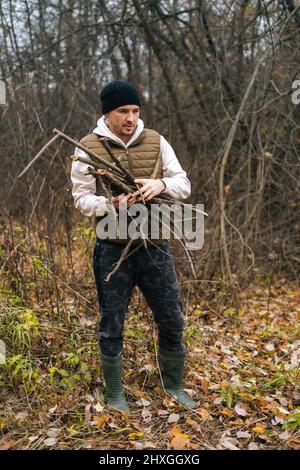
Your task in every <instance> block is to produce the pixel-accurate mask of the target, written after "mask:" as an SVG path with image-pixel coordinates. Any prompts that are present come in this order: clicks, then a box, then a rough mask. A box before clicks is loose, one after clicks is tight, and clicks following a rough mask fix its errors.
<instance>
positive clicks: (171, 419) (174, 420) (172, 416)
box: [168, 413, 180, 424]
mask: <svg viewBox="0 0 300 470" xmlns="http://www.w3.org/2000/svg"><path fill="white" fill-rule="evenodd" d="M179 419H180V416H179V415H177V414H176V413H172V414H170V416H169V418H168V423H169V424H171V423H177V421H179Z"/></svg>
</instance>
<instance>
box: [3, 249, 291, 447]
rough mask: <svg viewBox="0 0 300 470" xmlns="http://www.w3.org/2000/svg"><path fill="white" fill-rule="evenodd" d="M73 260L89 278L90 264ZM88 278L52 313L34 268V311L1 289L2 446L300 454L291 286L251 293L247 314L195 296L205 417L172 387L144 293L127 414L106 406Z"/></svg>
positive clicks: (194, 376) (133, 323) (198, 386)
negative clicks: (171, 392)
mask: <svg viewBox="0 0 300 470" xmlns="http://www.w3.org/2000/svg"><path fill="white" fill-rule="evenodd" d="M23 254H24V253H23ZM32 258H33V255H31V261H32ZM73 261H74V266H75V272H76V273H79V270H78V267H79V265H80V263H82V259H80V257H78V258H77V259H76V257H75V256H74V258H73ZM76 263H77V264H76ZM24 266H26V263H25V265H24ZM74 266H73V267H74ZM34 267H35V272H37V271H38V272H39V275H40V276H41V277H40V279H41V281H42V280H43V279H44V280H46V279H47V273H48V271H49V269H48V270H45V269H44V267H45V266H44V265H43V264H42V263H41V264H39V263H38V261H37V259H34ZM89 269H90V268H88V266H87V267H82V269H81V271H80V274H78V277H79V278H80V281H78V280H77V284H76V286H77V287H76V289H77V290H76V292H75V288H74V291H73V290H72V287H70V285H71V284H70V283H68V284H67V283H65V282H63V281H62V280H61V279H60V280H59V279H57V285H56V287H57V289H58V291H59V293H61V294H62V293H63V294H64V297H63V301H62V305H61V309H59V308H57V306H56V307H53V304H51V305H52V306H51V308H50V303H49V302H50V300H49V295H47V293H45V295H42V294H41V292H40V291H39V286H40V285H39V283H38V287H37V285H36V278H34V279H33V277H32V274H30V273H29V271H28V272H27V278H26V282H27V283H28V285H29V287H28V289H27V293H28V295H27V299H26V302H24V299H21V298H20V296H19V295H16V293H15V292H14V291H13V290H12V289H11V287H8V284H7V282H5V281H3V282H2V286H1V291H0V320H1V321H0V339H1V340H2V343H0V396H1V401H0V449H2V450H4V449H45V448H46V449H199V450H202V449H206V450H210V449H211V450H212V449H230V450H234V449H250V450H251V449H253V450H256V449H257V450H265V449H300V385H299V371H300V368H299V363H300V302H299V300H300V298H299V289H298V286H297V285H296V284H295V283H293V282H291V281H287V280H286V279H284V278H281V279H276V280H274V281H273V282H272V285H269V286H268V287H266V286H265V283H264V282H262V281H260V280H257V281H256V282H254V283H253V284H251V285H249V286H248V288H247V289H245V290H244V291H243V292H242V293H241V295H240V304H239V307H238V308H232V307H230V306H226V305H225V306H223V307H222V308H220V309H209V308H208V307H207V303H205V301H195V300H193V298H192V297H191V296H189V298H188V301H187V299H184V301H185V343H186V345H187V349H188V356H187V364H186V365H187V370H186V378H185V387H186V392H187V393H189V394H191V395H192V396H193V398H194V399H196V400H197V401H198V403H199V407H198V408H197V409H195V410H188V409H185V408H184V407H182V406H180V405H178V404H176V402H174V401H172V400H171V399H170V398H169V397H168V396H166V395H165V394H164V392H163V391H162V389H161V386H160V380H159V374H158V369H157V365H156V346H155V344H156V342H155V335H156V332H155V329H154V327H153V322H152V320H151V316H150V312H149V310H148V307H147V306H146V305H145V302H144V300H143V298H142V296H141V294H140V293H139V292H137V291H136V292H135V295H134V298H133V301H132V303H131V305H130V308H129V312H128V316H127V321H126V330H125V341H124V354H123V356H124V383H125V390H126V395H127V398H128V401H129V404H130V409H131V412H130V414H121V413H119V412H117V411H114V410H111V409H109V408H108V407H107V406H105V404H104V402H103V395H102V393H103V390H104V387H103V382H102V379H101V370H100V364H99V353H98V344H97V334H96V325H97V319H98V313H97V301H96V300H95V298H94V294H95V287H94V283H93V279H92V277H91V273H90V271H89ZM43 270H44V271H43ZM25 271H26V269H25V268H24V271H23V272H25ZM42 278H43V279H42ZM84 279H85V282H84V281H83V280H84ZM86 279H88V281H87V280H86ZM45 282H46V281H45ZM30 283H31V284H30ZM83 286H84V287H83ZM54 290H55V289H54ZM78 292H80V294H79V293H78ZM217 294H219V293H217V292H216V295H217ZM52 295H53V296H54V295H55V292H54V291H53V292H52ZM90 299H92V300H90ZM4 344H5V346H6V358H5V354H4ZM1 348H2V349H1ZM1 351H2V352H1Z"/></svg>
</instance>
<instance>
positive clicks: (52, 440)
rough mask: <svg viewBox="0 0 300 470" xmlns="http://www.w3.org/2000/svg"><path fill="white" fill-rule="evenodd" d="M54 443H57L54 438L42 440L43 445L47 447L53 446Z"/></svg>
mask: <svg viewBox="0 0 300 470" xmlns="http://www.w3.org/2000/svg"><path fill="white" fill-rule="evenodd" d="M56 443H57V439H55V438H54V437H48V439H45V440H44V444H45V446H47V447H52V446H55V444H56Z"/></svg>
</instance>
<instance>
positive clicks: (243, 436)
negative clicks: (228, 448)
mask: <svg viewBox="0 0 300 470" xmlns="http://www.w3.org/2000/svg"><path fill="white" fill-rule="evenodd" d="M236 437H237V438H238V439H248V438H249V437H251V434H250V432H248V431H238V432H237V433H236Z"/></svg>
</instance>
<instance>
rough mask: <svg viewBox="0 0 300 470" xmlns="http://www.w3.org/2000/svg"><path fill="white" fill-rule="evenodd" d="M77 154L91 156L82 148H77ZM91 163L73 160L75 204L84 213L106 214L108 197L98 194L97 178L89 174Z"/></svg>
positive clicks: (72, 176)
mask: <svg viewBox="0 0 300 470" xmlns="http://www.w3.org/2000/svg"><path fill="white" fill-rule="evenodd" d="M75 155H78V156H82V157H86V158H89V157H88V155H87V154H86V153H85V152H83V151H82V150H80V149H78V148H76V150H75ZM88 167H89V165H87V164H86V163H82V162H79V161H73V162H72V167H71V180H72V196H73V198H74V205H75V207H76V209H78V210H79V211H80V212H81V213H82V214H84V215H86V216H88V217H92V216H101V215H104V214H105V213H106V212H107V211H108V208H107V204H106V198H105V197H104V196H96V180H95V178H94V176H93V175H89V174H87V171H88Z"/></svg>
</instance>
